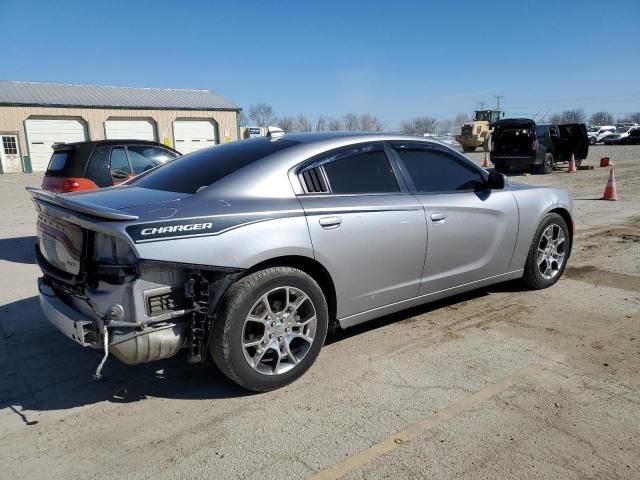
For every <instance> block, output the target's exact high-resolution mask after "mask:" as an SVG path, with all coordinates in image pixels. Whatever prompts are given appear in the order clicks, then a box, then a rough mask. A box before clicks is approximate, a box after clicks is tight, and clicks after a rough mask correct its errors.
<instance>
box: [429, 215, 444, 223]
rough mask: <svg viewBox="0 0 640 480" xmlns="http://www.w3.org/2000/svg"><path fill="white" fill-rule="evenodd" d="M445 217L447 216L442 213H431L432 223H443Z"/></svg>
mask: <svg viewBox="0 0 640 480" xmlns="http://www.w3.org/2000/svg"><path fill="white" fill-rule="evenodd" d="M446 219H447V216H446V215H445V214H444V213H432V214H431V221H432V222H433V223H444V221H445V220H446Z"/></svg>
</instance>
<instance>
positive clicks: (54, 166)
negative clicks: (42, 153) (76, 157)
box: [48, 152, 69, 172]
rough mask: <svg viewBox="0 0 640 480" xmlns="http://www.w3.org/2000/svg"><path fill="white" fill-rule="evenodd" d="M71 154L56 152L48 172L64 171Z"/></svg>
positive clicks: (52, 156)
mask: <svg viewBox="0 0 640 480" xmlns="http://www.w3.org/2000/svg"><path fill="white" fill-rule="evenodd" d="M68 156H69V154H68V153H67V152H54V154H53V155H51V161H50V162H49V168H48V170H49V171H50V172H60V171H62V169H64V165H65V163H67V157H68Z"/></svg>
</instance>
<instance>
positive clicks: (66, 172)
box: [42, 140, 180, 193]
mask: <svg viewBox="0 0 640 480" xmlns="http://www.w3.org/2000/svg"><path fill="white" fill-rule="evenodd" d="M179 156H180V153H179V152H178V151H177V150H174V149H173V148H170V147H167V146H166V145H162V144H161V143H157V142H149V141H145V140H99V141H90V142H77V143H56V144H55V145H53V154H52V155H51V160H49V166H48V167H47V171H46V172H45V174H44V179H43V181H42V188H43V189H44V190H49V191H51V192H56V193H66V192H76V191H80V190H91V189H94V188H102V187H111V186H113V185H117V184H119V183H122V182H124V181H125V180H128V179H129V178H132V177H134V176H135V175H138V174H140V173H142V172H145V171H147V170H149V169H150V168H153V167H155V166H157V165H160V164H162V163H164V162H167V161H169V160H173V159H174V158H177V157H179Z"/></svg>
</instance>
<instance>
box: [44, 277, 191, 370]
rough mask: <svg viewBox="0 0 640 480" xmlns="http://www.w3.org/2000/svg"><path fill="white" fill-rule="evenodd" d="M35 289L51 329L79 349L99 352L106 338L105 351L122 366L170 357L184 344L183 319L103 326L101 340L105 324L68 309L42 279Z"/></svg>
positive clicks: (185, 333) (184, 322)
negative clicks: (122, 364) (80, 347)
mask: <svg viewBox="0 0 640 480" xmlns="http://www.w3.org/2000/svg"><path fill="white" fill-rule="evenodd" d="M38 289H39V291H40V306H41V308H42V311H43V312H44V314H45V316H46V317H47V319H48V320H49V322H51V324H52V325H53V326H55V327H56V328H57V329H58V330H59V331H60V332H62V333H63V334H64V335H65V336H67V337H68V338H70V339H71V340H73V341H74V342H76V343H78V344H80V345H82V346H83V347H91V348H97V349H103V348H104V340H103V338H107V339H108V343H109V345H108V348H107V349H106V350H107V351H108V352H109V353H112V354H113V355H114V356H115V357H116V358H117V359H118V360H120V361H122V362H123V363H126V364H129V365H135V364H138V363H145V362H151V361H154V360H160V359H163V358H168V357H171V356H173V355H175V354H176V353H178V350H180V348H181V347H182V346H184V345H185V343H186V341H187V337H188V335H187V333H188V323H187V321H186V319H185V321H176V322H172V321H167V322H162V323H158V324H154V325H148V326H143V327H141V326H140V325H139V324H135V323H131V324H130V325H123V324H124V323H125V322H107V324H106V328H107V330H108V335H106V336H105V335H103V332H104V328H105V321H103V320H101V319H97V320H95V319H91V318H89V317H88V316H86V315H84V314H83V313H81V312H78V311H77V310H75V309H74V308H72V307H70V306H69V305H68V304H67V303H65V301H64V300H63V299H62V298H61V297H60V296H59V295H58V294H57V293H56V292H55V291H54V289H53V288H52V287H51V286H50V285H49V284H48V282H47V279H46V278H45V277H41V278H39V279H38ZM114 324H115V326H114Z"/></svg>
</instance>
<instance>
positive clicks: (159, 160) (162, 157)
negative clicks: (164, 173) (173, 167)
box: [127, 145, 179, 174]
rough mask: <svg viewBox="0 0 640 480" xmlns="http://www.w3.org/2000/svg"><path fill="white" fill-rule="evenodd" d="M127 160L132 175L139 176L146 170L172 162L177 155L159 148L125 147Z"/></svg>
mask: <svg viewBox="0 0 640 480" xmlns="http://www.w3.org/2000/svg"><path fill="white" fill-rule="evenodd" d="M127 152H128V153H129V160H130V161H131V167H132V168H133V173H135V174H140V173H142V172H146V171H147V170H149V169H151V168H153V167H155V166H156V165H161V164H163V163H166V162H168V161H169V160H173V159H174V158H176V157H178V156H179V155H178V154H177V153H174V152H172V151H171V150H166V149H164V148H159V147H150V146H147V145H133V146H130V147H127Z"/></svg>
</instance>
